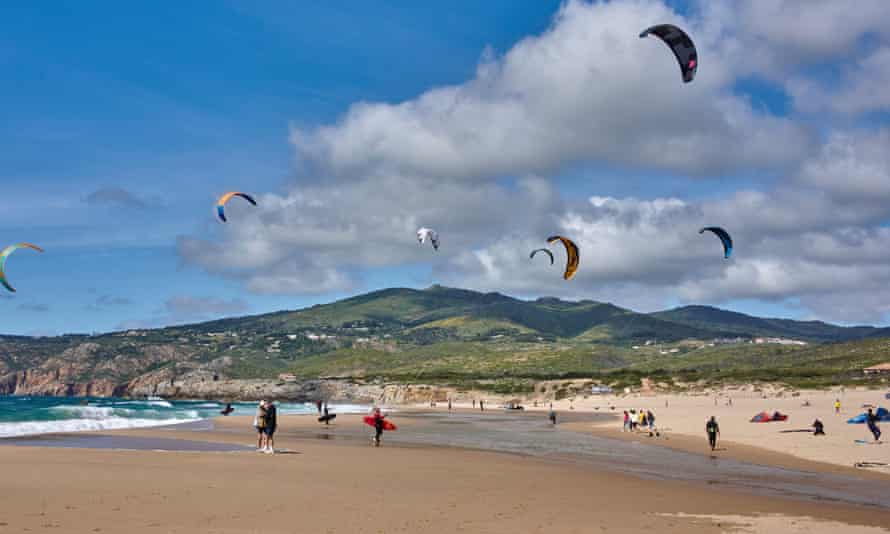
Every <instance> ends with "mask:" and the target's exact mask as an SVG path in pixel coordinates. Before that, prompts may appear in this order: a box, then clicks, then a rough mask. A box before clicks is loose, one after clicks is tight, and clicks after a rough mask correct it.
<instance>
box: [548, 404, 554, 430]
mask: <svg viewBox="0 0 890 534" xmlns="http://www.w3.org/2000/svg"><path fill="white" fill-rule="evenodd" d="M547 418H548V419H550V423H551V424H552V425H554V426H556V412H555V411H553V408H552V407H551V408H550V413H549V414H548V415H547Z"/></svg>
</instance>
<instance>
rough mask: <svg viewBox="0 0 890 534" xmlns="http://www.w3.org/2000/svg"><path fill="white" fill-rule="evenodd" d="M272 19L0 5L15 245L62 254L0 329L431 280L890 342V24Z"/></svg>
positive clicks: (799, 14) (82, 328) (642, 0)
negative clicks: (249, 198) (831, 326)
mask: <svg viewBox="0 0 890 534" xmlns="http://www.w3.org/2000/svg"><path fill="white" fill-rule="evenodd" d="M255 4H256V3H252V2H240V1H220V2H213V3H206V2H183V3H179V4H177V5H176V6H173V5H169V6H165V5H160V4H159V5H152V4H144V5H137V4H126V3H120V2H110V1H108V2H102V1H84V2H78V3H76V4H58V5H52V6H47V5H41V4H35V3H21V4H19V5H12V4H10V5H4V6H2V7H0V113H2V116H3V120H2V121H0V183H2V187H3V191H4V194H3V195H2V196H0V244H3V245H5V244H11V243H18V242H30V243H35V244H37V245H40V246H41V247H43V248H44V249H45V251H46V252H44V253H43V254H38V253H36V252H33V251H31V250H19V251H17V252H16V253H15V254H14V255H13V256H12V257H11V258H10V259H9V261H8V263H7V265H6V271H7V275H8V278H9V280H10V281H11V282H12V284H13V285H14V286H15V287H16V288H17V289H18V291H17V292H16V293H9V292H5V293H4V294H2V295H0V314H2V318H3V325H2V327H0V332H2V333H7V334H27V335H52V334H59V333H68V332H104V331H110V330H117V329H126V328H141V327H155V326H162V325H168V324H181V323H187V322H194V321H201V320H207V319H213V318H218V317H226V316H237V315H245V314H256V313H264V312H269V311H275V310H280V309H297V308H301V307H304V306H307V305H311V304H316V303H324V302H330V301H332V300H336V299H338V298H342V297H344V296H349V295H353V294H357V293H362V292H366V291H371V290H374V289H379V288H385V287H395V286H397V287H415V288H423V287H427V286H429V285H432V284H436V283H438V284H443V285H449V286H457V287H464V288H470V289H477V290H480V291H498V292H502V293H506V294H510V295H514V296H519V297H526V298H534V297H538V296H544V295H546V296H558V297H562V298H567V299H595V300H599V301H607V302H613V303H615V304H617V305H620V306H624V307H628V308H631V309H634V310H638V311H655V310H659V309H664V308H669V307H673V306H680V305H685V304H692V303H695V304H709V305H716V306H720V307H723V308H727V309H732V310H736V311H741V312H744V313H750V314H756V315H766V316H779V317H790V318H796V319H807V320H809V319H818V320H824V321H830V322H836V323H841V324H878V325H887V324H890V269H888V265H890V261H888V260H890V92H888V91H886V86H887V85H888V83H890V30H888V29H887V25H886V24H881V22H882V21H883V20H886V3H885V2H884V0H860V1H859V2H857V8H856V9H855V10H851V9H848V8H847V7H846V6H844V5H843V4H842V3H838V2H834V1H832V0H794V1H792V0H784V1H781V0H776V1H772V2H760V1H756V0H739V1H731V0H709V1H705V0H700V1H698V0H693V1H684V2H664V1H662V0H634V1H613V2H594V3H590V2H585V1H580V0H572V1H567V2H562V3H560V2H555V1H540V2H524V3H517V2H513V1H507V0H490V1H487V2H475V1H472V0H460V1H454V0H452V1H449V2H433V3H423V4H422V5H420V4H418V3H412V2H375V3H374V4H373V5H370V4H369V5H367V6H362V5H350V6H348V7H346V6H342V5H337V4H336V3H331V2H326V3H310V2H277V1H270V2H263V3H262V4H261V5H255ZM659 23H673V24H677V25H679V26H681V27H683V28H685V29H686V30H687V32H688V33H689V34H690V36H691V37H692V38H693V40H694V41H695V43H696V46H697V49H698V54H699V69H698V73H697V76H696V79H695V80H694V81H693V82H692V83H690V84H684V83H682V80H681V76H680V71H679V68H678V65H677V63H676V61H675V60H674V58H673V56H672V54H671V53H670V50H669V49H668V48H667V47H666V46H665V45H664V44H663V43H661V42H660V41H658V40H657V39H654V38H647V39H639V38H638V34H639V33H640V31H642V30H643V29H644V28H646V27H648V26H651V25H654V24H659ZM232 190H239V191H244V192H247V193H249V194H251V195H253V196H254V198H256V199H257V202H258V206H256V207H253V206H250V205H249V204H247V203H246V202H243V201H241V199H237V198H236V199H234V200H233V201H232V202H231V203H230V204H229V206H228V207H227V216H228V219H229V221H228V223H225V224H223V223H221V222H219V221H218V220H217V219H216V218H215V215H214V205H215V199H216V198H217V197H219V196H220V195H221V194H222V193H225V192H226V191H232ZM711 225H714V226H722V227H724V228H726V229H727V230H729V231H730V233H732V235H733V238H734V241H735V251H734V255H733V257H732V258H731V259H729V260H725V259H724V258H723V256H722V250H721V249H720V243H719V241H717V239H716V238H715V237H714V236H711V235H700V234H699V233H698V229H699V228H700V227H702V226H711ZM421 226H425V227H429V228H433V229H435V230H437V231H438V233H439V234H440V238H441V241H442V246H441V247H440V249H439V250H438V251H434V250H433V249H432V248H431V247H429V246H428V245H426V246H424V245H421V244H418V243H417V240H416V237H415V232H416V230H417V228H419V227H421ZM553 234H562V235H566V236H569V237H571V238H572V239H574V240H575V241H576V242H577V243H578V245H579V247H580V249H581V268H580V270H579V272H578V274H577V275H576V277H575V278H574V279H572V280H571V281H568V282H566V281H564V280H563V279H562V277H561V270H560V268H559V265H557V266H553V267H551V266H550V265H549V262H548V261H547V260H546V259H544V258H542V257H540V256H536V257H535V259H534V260H532V261H530V260H529V258H528V252H529V251H530V250H532V249H534V248H539V247H541V246H545V242H544V239H545V238H546V237H547V236H549V235H553ZM554 253H555V255H556V259H557V262H558V263H560V262H563V261H564V260H565V255H564V252H563V251H561V250H559V249H558V248H554Z"/></svg>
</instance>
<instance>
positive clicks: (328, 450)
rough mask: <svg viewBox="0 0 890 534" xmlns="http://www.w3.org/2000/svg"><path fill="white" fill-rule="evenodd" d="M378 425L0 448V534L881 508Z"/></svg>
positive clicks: (703, 517)
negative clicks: (259, 443) (493, 448)
mask: <svg viewBox="0 0 890 534" xmlns="http://www.w3.org/2000/svg"><path fill="white" fill-rule="evenodd" d="M392 417H393V419H394V420H395V421H396V422H397V423H399V425H400V428H399V430H398V431H397V433H394V434H391V435H388V436H387V438H390V439H386V440H385V441H384V444H383V446H382V447H380V448H374V447H371V446H370V442H369V440H368V436H369V434H368V432H367V430H368V429H367V427H363V426H362V423H361V421H360V420H359V418H358V416H345V415H344V416H340V417H338V420H337V422H336V424H335V425H331V426H330V427H325V426H324V425H319V424H318V423H317V422H316V421H315V420H314V418H313V417H311V416H287V417H282V420H281V431H280V432H279V434H278V437H277V446H278V447H279V448H280V449H281V450H282V454H275V455H265V454H258V453H256V452H252V451H251V452H246V451H245V452H220V451H216V452H201V451H185V452H159V451H153V450H116V449H101V450H100V449H91V448H58V447H55V446H53V447H48V446H33V444H31V443H29V444H28V446H3V447H0V468H2V469H3V472H4V477H3V478H2V481H0V486H2V490H3V495H4V499H3V501H2V504H0V532H122V531H126V532H135V533H141V532H171V533H176V532H206V533H211V532H215V533H236V532H237V533H252V532H257V533H259V532H263V533H268V532H272V533H277V532H282V533H284V532H288V533H293V532H307V533H310V532H312V533H315V532H344V533H346V532H348V533H361V532H368V533H372V532H373V533H378V532H490V533H497V532H504V533H507V532H545V531H546V532H560V533H562V532H566V533H570V532H578V533H581V532H606V531H608V532H640V531H643V530H647V531H652V530H653V529H654V530H655V531H658V532H668V533H672V532H677V533H680V532H692V533H697V532H727V531H734V532H789V531H791V532H794V531H804V530H806V531H807V532H837V530H838V528H842V529H843V531H844V532H851V533H856V532H861V533H872V532H886V531H885V530H882V529H881V528H879V527H881V526H886V525H888V524H890V507H876V506H868V507H863V506H855V505H850V504H826V503H825V502H817V501H812V500H806V499H799V498H792V499H787V498H776V497H774V496H763V495H756V494H754V493H753V492H745V491H736V490H734V489H731V488H725V487H721V486H720V485H717V486H715V485H713V484H709V483H707V482H691V481H682V480H670V479H656V478H652V477H641V476H634V475H631V474H627V473H622V472H617V471H613V470H609V469H601V468H597V467H595V466H594V465H593V464H586V463H584V462H580V463H579V462H573V461H568V460H567V458H568V457H567V456H565V457H560V456H558V455H557V456H554V457H546V456H545V457H540V456H526V455H517V454H503V453H496V452H486V451H480V450H467V449H463V448H458V447H443V446H437V445H428V444H423V443H418V442H413V441H412V439H410V436H412V435H417V436H420V435H424V432H427V433H428V432H430V429H435V431H436V432H441V434H428V435H441V436H444V438H443V439H447V437H448V436H449V435H450V434H449V433H452V432H454V433H455V435H467V436H469V437H472V436H471V434H473V433H474V432H476V430H473V429H475V428H483V429H484V428H486V426H493V427H497V426H504V425H510V424H513V425H520V424H527V425H530V426H532V427H533V430H534V432H540V434H533V436H535V435H540V436H550V437H549V438H548V439H551V440H554V442H558V441H559V440H560V439H563V438H565V439H568V440H574V439H577V438H578V437H579V436H580V437H583V435H582V434H579V433H577V432H572V431H569V430H565V431H564V430H561V429H557V430H551V431H549V433H548V434H545V433H544V430H543V429H540V425H539V423H538V422H537V420H536V419H537V415H536V414H529V415H528V416H527V418H526V419H518V420H511V421H507V420H506V419H505V418H504V416H503V412H497V411H490V412H489V413H488V414H486V415H477V414H472V417H473V418H474V419H473V420H472V422H471V423H470V422H468V421H469V420H467V419H462V418H461V417H466V416H461V415H460V414H457V413H453V414H444V416H443V415H442V414H433V415H429V414H416V413H415V414H412V413H407V412H404V413H394V414H393V415H392ZM473 425H475V426H473ZM468 428H470V430H466V429H468ZM452 429H455V430H452ZM397 434H398V438H397V437H396V435H397ZM90 436H94V435H86V436H85V437H86V438H89V437H90ZM102 436H103V437H109V436H110V437H111V438H113V439H118V440H121V441H120V442H119V443H120V445H121V446H122V447H124V448H127V447H128V445H127V444H128V443H138V441H128V440H139V439H147V438H158V439H164V440H171V441H172V440H184V441H188V442H192V443H201V442H210V443H215V444H231V445H232V446H238V447H245V448H246V447H247V446H249V445H251V443H252V441H253V438H254V436H253V434H252V433H251V432H250V420H249V418H245V417H232V418H225V419H222V418H221V419H217V420H216V421H214V424H213V425H212V428H210V427H209V426H207V427H203V428H202V427H194V428H163V429H143V430H133V431H119V432H111V433H105V434H102ZM61 439H67V438H64V437H63V438H61ZM586 439H595V438H592V437H591V438H586ZM610 442H611V441H610ZM616 443H619V444H620V443H621V442H616ZM792 525H794V528H798V529H800V530H790V528H791V526H792ZM733 529H736V530H733Z"/></svg>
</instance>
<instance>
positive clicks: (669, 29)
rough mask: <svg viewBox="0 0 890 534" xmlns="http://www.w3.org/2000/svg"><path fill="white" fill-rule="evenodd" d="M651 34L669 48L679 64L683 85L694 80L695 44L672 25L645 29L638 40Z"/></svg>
mask: <svg viewBox="0 0 890 534" xmlns="http://www.w3.org/2000/svg"><path fill="white" fill-rule="evenodd" d="M650 33H651V34H652V35H654V36H656V37H658V38H659V39H661V40H662V41H664V43H665V44H666V45H668V46H669V47H670V48H671V51H672V52H673V53H674V57H676V58H677V62H678V63H679V64H680V72H681V73H682V74H683V81H684V82H685V83H689V82H691V81H692V80H693V79H694V78H695V71H696V70H697V69H698V52H697V51H696V50H695V43H693V42H692V39H690V38H689V36H688V35H686V32H684V31H683V30H681V29H680V28H678V27H676V26H674V25H673V24H658V25H657V26H652V27H651V28H647V29H646V30H645V31H643V33H641V34H640V38H643V37H647V36H648V35H649V34H650Z"/></svg>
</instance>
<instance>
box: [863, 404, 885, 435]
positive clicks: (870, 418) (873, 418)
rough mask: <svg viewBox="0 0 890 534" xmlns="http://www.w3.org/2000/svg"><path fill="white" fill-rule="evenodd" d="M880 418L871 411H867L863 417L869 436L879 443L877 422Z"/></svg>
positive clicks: (879, 432) (879, 430)
mask: <svg viewBox="0 0 890 534" xmlns="http://www.w3.org/2000/svg"><path fill="white" fill-rule="evenodd" d="M879 420H880V418H879V417H878V416H877V414H876V413H875V412H874V411H873V410H872V409H871V408H869V409H868V414H867V415H866V416H865V423H866V425H868V429H869V430H871V435H872V436H874V437H875V441H881V429H880V428H878V421H879Z"/></svg>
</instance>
